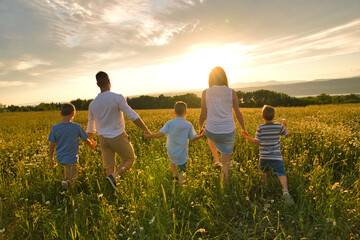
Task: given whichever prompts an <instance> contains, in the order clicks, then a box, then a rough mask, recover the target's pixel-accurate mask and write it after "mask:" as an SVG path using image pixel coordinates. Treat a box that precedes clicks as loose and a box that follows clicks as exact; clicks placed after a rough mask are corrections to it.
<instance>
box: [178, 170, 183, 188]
mask: <svg viewBox="0 0 360 240" xmlns="http://www.w3.org/2000/svg"><path fill="white" fill-rule="evenodd" d="M179 185H180V186H182V185H184V172H180V173H179Z"/></svg>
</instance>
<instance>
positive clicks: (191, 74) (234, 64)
mask: <svg viewBox="0 0 360 240" xmlns="http://www.w3.org/2000/svg"><path fill="white" fill-rule="evenodd" d="M245 54H246V49H245V47H243V46H241V45H239V44H227V45H223V46H217V47H202V46H193V47H192V48H190V49H189V51H188V52H187V53H185V54H183V55H181V56H176V57H172V58H169V59H168V61H169V63H166V64H163V65H162V67H161V68H160V69H159V70H160V71H161V74H160V75H161V77H163V78H167V79H169V81H171V83H172V84H176V85H178V87H179V88H181V89H194V88H205V87H207V84H208V76H209V74H210V71H211V69H212V68H214V67H216V66H220V67H222V68H224V70H225V72H226V74H227V75H228V77H229V81H230V77H231V76H232V75H233V74H234V72H238V71H241V65H242V63H243V61H245ZM230 82H231V81H230Z"/></svg>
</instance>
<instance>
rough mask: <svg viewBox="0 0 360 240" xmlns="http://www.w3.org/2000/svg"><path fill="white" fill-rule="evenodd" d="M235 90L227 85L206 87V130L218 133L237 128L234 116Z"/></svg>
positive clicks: (228, 131) (230, 131) (229, 131)
mask: <svg viewBox="0 0 360 240" xmlns="http://www.w3.org/2000/svg"><path fill="white" fill-rule="evenodd" d="M232 94H233V90H232V89H231V88H228V87H227V86H218V85H213V86H212V87H211V88H208V89H206V108H207V117H206V127H205V128H206V130H208V131H209V132H212V133H216V134H224V133H225V134H226V133H232V132H233V131H234V130H235V123H234V118H233V113H232V109H233V96H232Z"/></svg>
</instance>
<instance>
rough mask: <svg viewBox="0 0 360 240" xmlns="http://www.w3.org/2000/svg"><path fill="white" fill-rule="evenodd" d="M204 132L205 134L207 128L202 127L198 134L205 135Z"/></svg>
mask: <svg viewBox="0 0 360 240" xmlns="http://www.w3.org/2000/svg"><path fill="white" fill-rule="evenodd" d="M204 134H205V128H201V129H200V130H199V133H198V135H199V136H204Z"/></svg>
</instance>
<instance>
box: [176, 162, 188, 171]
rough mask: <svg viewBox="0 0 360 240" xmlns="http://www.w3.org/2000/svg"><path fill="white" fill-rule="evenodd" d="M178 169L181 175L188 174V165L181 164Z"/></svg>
mask: <svg viewBox="0 0 360 240" xmlns="http://www.w3.org/2000/svg"><path fill="white" fill-rule="evenodd" d="M177 169H178V172H179V173H181V172H186V163H184V164H181V165H177Z"/></svg>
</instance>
